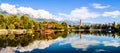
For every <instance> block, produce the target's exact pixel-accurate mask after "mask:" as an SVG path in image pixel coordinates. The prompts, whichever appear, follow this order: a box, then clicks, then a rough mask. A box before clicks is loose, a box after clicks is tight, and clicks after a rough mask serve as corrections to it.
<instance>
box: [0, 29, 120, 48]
mask: <svg viewBox="0 0 120 53" xmlns="http://www.w3.org/2000/svg"><path fill="white" fill-rule="evenodd" d="M70 33H75V34H80V38H82V35H84V34H89V35H95V36H108V37H113V38H115V37H119V38H120V33H119V32H114V33H113V32H112V33H110V32H107V33H106V32H79V31H76V32H70ZM67 34H68V32H67V31H66V32H65V31H64V32H60V31H56V32H54V33H53V34H45V33H43V34H41V33H33V34H8V35H0V47H4V46H10V47H17V46H22V47H25V46H27V45H29V44H30V43H32V42H33V41H35V40H46V41H48V40H54V39H57V38H58V37H62V38H66V37H67ZM111 34H112V35H111Z"/></svg>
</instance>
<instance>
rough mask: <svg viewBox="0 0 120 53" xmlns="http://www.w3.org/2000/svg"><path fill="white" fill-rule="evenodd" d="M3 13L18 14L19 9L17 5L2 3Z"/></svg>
mask: <svg viewBox="0 0 120 53" xmlns="http://www.w3.org/2000/svg"><path fill="white" fill-rule="evenodd" d="M0 9H1V11H5V12H7V13H10V14H17V9H16V6H15V5H9V4H7V3H2V4H1V5H0Z"/></svg>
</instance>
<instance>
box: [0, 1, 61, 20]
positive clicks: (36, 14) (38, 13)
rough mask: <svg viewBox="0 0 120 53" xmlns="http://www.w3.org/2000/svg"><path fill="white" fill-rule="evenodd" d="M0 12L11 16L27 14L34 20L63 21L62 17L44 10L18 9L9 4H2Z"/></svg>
mask: <svg viewBox="0 0 120 53" xmlns="http://www.w3.org/2000/svg"><path fill="white" fill-rule="evenodd" d="M0 10H1V11H4V12H7V13H9V14H27V15H29V16H31V17H33V18H43V19H55V20H57V21H61V20H63V19H62V18H61V17H58V16H55V15H53V14H52V13H50V12H48V11H46V10H44V9H38V10H35V9H33V8H30V7H17V6H16V5H11V4H8V3H2V4H1V5H0Z"/></svg>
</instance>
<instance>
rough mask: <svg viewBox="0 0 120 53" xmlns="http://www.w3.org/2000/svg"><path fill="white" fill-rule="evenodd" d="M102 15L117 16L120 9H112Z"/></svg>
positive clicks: (119, 14) (119, 13)
mask: <svg viewBox="0 0 120 53" xmlns="http://www.w3.org/2000/svg"><path fill="white" fill-rule="evenodd" d="M102 15H103V16H104V17H112V18H116V17H119V16H120V11H118V10H116V11H111V12H104V13H103V14H102Z"/></svg>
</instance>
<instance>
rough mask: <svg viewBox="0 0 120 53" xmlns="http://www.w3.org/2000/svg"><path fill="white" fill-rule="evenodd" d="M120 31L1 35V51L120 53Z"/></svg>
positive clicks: (20, 52)
mask: <svg viewBox="0 0 120 53" xmlns="http://www.w3.org/2000/svg"><path fill="white" fill-rule="evenodd" d="M119 34H120V33H101V32H95V33H90V32H89V33H88V32H55V33H54V34H40V33H34V34H21V35H18V34H9V35H0V53H119V52H120V35H119Z"/></svg>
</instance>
